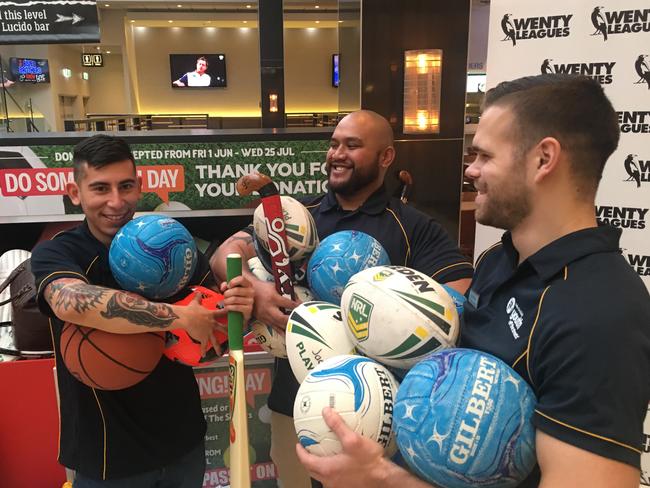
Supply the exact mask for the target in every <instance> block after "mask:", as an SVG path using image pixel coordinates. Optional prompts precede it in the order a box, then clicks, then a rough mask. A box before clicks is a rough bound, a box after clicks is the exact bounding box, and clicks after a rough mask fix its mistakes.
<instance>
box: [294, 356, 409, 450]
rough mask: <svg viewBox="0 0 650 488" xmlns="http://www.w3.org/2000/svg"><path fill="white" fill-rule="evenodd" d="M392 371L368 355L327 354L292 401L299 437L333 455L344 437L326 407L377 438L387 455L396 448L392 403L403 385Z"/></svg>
mask: <svg viewBox="0 0 650 488" xmlns="http://www.w3.org/2000/svg"><path fill="white" fill-rule="evenodd" d="M398 386H399V385H398V383H397V381H396V380H395V378H394V377H393V375H392V374H391V373H390V372H389V371H388V370H387V369H386V368H385V367H384V366H382V365H381V364H379V363H377V362H375V361H373V360H372V359H369V358H366V357H363V356H353V355H341V356H335V357H331V358H329V359H326V360H324V361H323V362H322V363H321V364H319V365H318V366H316V368H314V369H313V370H312V371H311V372H310V373H309V374H308V375H307V377H306V378H305V379H304V381H303V382H302V383H301V385H300V388H298V393H297V394H296V400H295V403H294V405H293V421H294V425H295V428H296V434H297V435H298V440H299V441H300V443H301V444H302V445H303V446H304V447H305V449H307V450H308V451H309V452H311V453H312V454H315V455H317V456H331V455H333V454H337V453H339V452H341V450H342V448H341V443H340V442H339V440H338V437H336V434H334V432H332V431H331V430H330V428H329V427H328V426H327V424H326V423H325V420H324V419H323V416H322V411H323V408H324V407H331V408H333V409H334V410H336V411H337V412H338V414H339V415H340V416H341V417H342V418H343V420H344V422H345V423H346V424H347V425H348V427H350V428H351V429H352V430H353V431H355V432H357V433H359V434H361V435H363V436H365V437H368V438H370V439H372V440H374V441H376V442H378V443H379V444H380V445H381V446H382V447H384V449H385V453H386V455H387V456H390V455H392V454H394V453H395V452H396V449H397V447H396V444H395V433H394V430H393V405H394V399H395V395H396V393H397V391H398Z"/></svg>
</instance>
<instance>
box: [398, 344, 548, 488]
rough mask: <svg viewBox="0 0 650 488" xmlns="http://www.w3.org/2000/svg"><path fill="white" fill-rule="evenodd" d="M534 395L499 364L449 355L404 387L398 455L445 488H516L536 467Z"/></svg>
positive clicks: (412, 375) (462, 353) (438, 356)
mask: <svg viewBox="0 0 650 488" xmlns="http://www.w3.org/2000/svg"><path fill="white" fill-rule="evenodd" d="M535 402H536V400H535V395H534V394H533V391H532V389H531V388H530V386H529V385H528V384H527V383H526V382H525V381H524V380H523V379H522V378H521V377H520V376H519V375H518V374H517V373H516V372H515V371H514V370H512V369H511V368H510V367H509V366H507V365H506V364H505V363H504V362H503V361H501V360H500V359H498V358H495V357H494V356H491V355H489V354H485V353H482V352H479V351H474V350H470V349H447V350H444V351H440V352H437V353H435V354H434V355H433V356H432V357H431V358H429V359H427V360H425V361H422V362H420V363H418V364H417V365H416V366H414V367H413V368H412V369H411V370H410V371H409V372H408V374H407V375H406V377H405V378H404V380H403V381H402V383H401V386H400V389H399V391H398V393H397V400H396V402H395V412H394V422H395V430H396V432H397V444H398V446H399V450H400V452H401V453H402V456H403V457H404V459H405V460H406V462H407V463H408V465H409V466H410V468H411V469H412V470H413V472H414V473H415V474H417V475H418V476H419V477H420V478H422V479H424V480H426V481H428V482H429V483H433V484H436V485H438V486H444V487H447V488H466V487H474V486H481V487H489V488H494V487H498V488H508V487H514V486H517V485H518V484H519V483H520V482H521V481H522V480H524V479H525V478H526V476H528V474H530V472H531V471H532V469H533V468H534V466H535V463H536V458H535V428H534V427H533V425H532V423H531V417H532V415H533V409H534V406H535Z"/></svg>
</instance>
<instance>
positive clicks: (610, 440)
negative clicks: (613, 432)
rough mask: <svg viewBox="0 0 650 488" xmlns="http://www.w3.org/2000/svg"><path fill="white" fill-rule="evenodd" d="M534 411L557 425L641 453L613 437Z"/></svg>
mask: <svg viewBox="0 0 650 488" xmlns="http://www.w3.org/2000/svg"><path fill="white" fill-rule="evenodd" d="M535 413H537V414H538V415H541V416H542V417H544V418H545V419H548V420H550V421H551V422H555V423H556V424H559V425H561V426H563V427H566V428H567V429H571V430H575V431H576V432H580V433H581V434H585V435H588V436H591V437H595V438H596V439H600V440H601V441H606V442H609V443H611V444H616V445H617V446H620V447H624V448H625V449H629V450H630V451H633V452H635V453H637V454H641V450H640V449H635V448H634V447H632V446H628V445H627V444H625V443H623V442H619V441H616V440H614V439H610V438H609V437H605V436H602V435H598V434H594V433H593V432H589V431H588V430H584V429H580V428H578V427H574V426H573V425H569V424H567V423H565V422H562V421H560V420H557V419H554V418H553V417H551V416H550V415H546V414H545V413H542V412H540V411H539V410H537V409H535Z"/></svg>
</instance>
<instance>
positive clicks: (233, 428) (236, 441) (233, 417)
mask: <svg viewBox="0 0 650 488" xmlns="http://www.w3.org/2000/svg"><path fill="white" fill-rule="evenodd" d="M226 259H227V261H226V275H227V280H228V282H230V280H232V279H233V278H235V277H237V276H239V275H241V272H242V271H241V269H242V258H241V256H240V255H239V254H229V255H228V257H227V258H226ZM243 329H244V317H243V315H242V314H241V313H240V312H228V343H229V345H230V353H229V356H228V359H229V368H228V370H229V373H230V382H229V383H228V389H229V394H230V486H231V487H232V488H250V486H251V477H250V458H249V456H248V412H247V411H246V379H245V376H244V330H243Z"/></svg>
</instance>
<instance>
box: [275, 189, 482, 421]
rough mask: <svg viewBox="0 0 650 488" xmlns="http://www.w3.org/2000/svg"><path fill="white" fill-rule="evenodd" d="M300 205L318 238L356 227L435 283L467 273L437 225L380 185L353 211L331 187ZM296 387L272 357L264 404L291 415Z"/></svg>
mask: <svg viewBox="0 0 650 488" xmlns="http://www.w3.org/2000/svg"><path fill="white" fill-rule="evenodd" d="M303 204H304V205H305V207H307V209H308V210H309V211H310V212H311V214H312V216H313V217H314V221H315V222H316V229H317V230H318V237H319V238H320V239H321V240H322V239H324V238H326V237H327V236H329V235H331V234H333V233H335V232H339V231H342V230H357V231H361V232H365V233H366V234H369V235H371V236H372V237H374V238H375V239H377V240H378V241H379V242H380V243H381V245H382V246H383V247H384V249H385V250H386V252H387V253H388V257H389V258H390V262H391V264H394V265H403V266H407V267H409V268H413V269H416V270H418V271H420V272H422V273H426V274H427V275H429V276H431V277H432V278H434V279H435V280H436V281H438V282H439V283H447V282H449V281H456V280H460V279H462V278H471V277H472V273H473V271H474V268H473V266H472V263H471V262H470V261H469V260H468V259H467V258H466V257H465V256H463V255H462V254H461V253H460V251H459V250H458V246H457V245H456V244H455V243H454V241H452V240H451V238H450V237H449V235H448V234H447V232H446V231H445V230H444V229H443V228H442V226H441V225H440V224H438V223H437V222H436V221H435V220H433V219H432V218H431V217H430V216H428V215H426V214H424V213H422V212H420V211H419V210H416V209H415V208H413V207H409V206H408V205H404V204H403V203H402V202H401V201H400V200H399V199H398V198H393V197H390V196H389V195H388V193H387V192H386V190H385V188H383V187H382V188H380V189H379V190H377V191H376V192H375V193H373V194H372V195H371V196H370V197H369V198H368V200H366V202H365V203H364V204H363V205H361V207H359V208H358V209H357V210H353V211H347V210H343V209H342V208H341V207H340V205H339V203H338V200H337V199H336V196H335V195H334V193H333V192H332V191H331V190H330V191H329V192H328V193H326V194H325V195H322V196H319V197H317V198H315V199H313V200H311V201H303ZM298 386H299V384H298V381H297V380H296V378H295V376H294V375H293V373H292V371H291V367H290V366H289V361H288V360H286V359H277V360H276V374H275V377H274V380H273V386H272V388H271V394H270V395H269V399H268V404H269V408H270V409H271V410H274V411H276V412H279V413H282V414H284V415H289V416H293V402H294V400H295V398H296V393H297V392H298Z"/></svg>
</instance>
